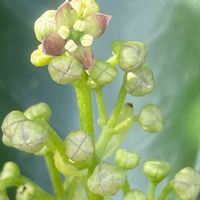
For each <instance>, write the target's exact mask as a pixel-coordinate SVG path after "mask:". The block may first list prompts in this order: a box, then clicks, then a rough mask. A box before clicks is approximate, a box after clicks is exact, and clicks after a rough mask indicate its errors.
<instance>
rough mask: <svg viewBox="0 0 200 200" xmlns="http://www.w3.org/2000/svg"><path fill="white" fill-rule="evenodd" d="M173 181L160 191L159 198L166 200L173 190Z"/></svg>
mask: <svg viewBox="0 0 200 200" xmlns="http://www.w3.org/2000/svg"><path fill="white" fill-rule="evenodd" d="M172 189H173V188H172V183H171V182H169V183H168V184H167V185H166V186H165V187H164V188H163V190H162V192H161V193H160V195H159V197H158V200H165V199H166V198H167V197H168V195H169V194H170V192H171V191H172Z"/></svg>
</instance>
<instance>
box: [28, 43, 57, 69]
mask: <svg viewBox="0 0 200 200" xmlns="http://www.w3.org/2000/svg"><path fill="white" fill-rule="evenodd" d="M52 58H53V57H52V56H48V55H46V54H44V53H43V52H42V45H40V46H39V47H38V49H36V50H35V51H33V53H32V54H31V63H32V64H33V65H34V66H36V67H43V66H45V65H48V64H49V62H50V61H51V60H52Z"/></svg>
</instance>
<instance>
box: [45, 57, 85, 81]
mask: <svg viewBox="0 0 200 200" xmlns="http://www.w3.org/2000/svg"><path fill="white" fill-rule="evenodd" d="M48 70H49V74H50V76H51V78H52V79H53V80H54V81H55V82H57V83H59V84H63V85H64V84H68V83H72V82H74V81H76V80H78V79H80V77H81V75H82V73H83V66H82V65H81V63H80V62H79V61H78V60H77V59H75V58H74V57H71V56H66V55H62V56H59V57H56V58H54V59H53V60H52V61H51V62H50V64H49V67H48Z"/></svg>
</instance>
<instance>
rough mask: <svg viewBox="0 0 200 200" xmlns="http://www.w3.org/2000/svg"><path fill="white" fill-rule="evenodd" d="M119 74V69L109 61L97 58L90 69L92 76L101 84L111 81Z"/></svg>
mask: <svg viewBox="0 0 200 200" xmlns="http://www.w3.org/2000/svg"><path fill="white" fill-rule="evenodd" d="M116 76H117V70H116V69H115V68H114V67H112V66H111V65H110V64H109V63H107V62H104V61H101V60H96V61H95V63H94V64H93V66H92V68H91V70H90V77H91V78H92V80H93V81H94V82H95V83H97V85H99V86H104V85H107V84H109V83H111V82H112V81H113V80H114V79H115V77H116Z"/></svg>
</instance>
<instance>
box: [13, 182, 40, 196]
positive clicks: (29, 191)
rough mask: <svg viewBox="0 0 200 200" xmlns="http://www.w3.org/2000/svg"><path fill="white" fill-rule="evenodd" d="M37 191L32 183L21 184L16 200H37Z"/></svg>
mask: <svg viewBox="0 0 200 200" xmlns="http://www.w3.org/2000/svg"><path fill="white" fill-rule="evenodd" d="M35 193H36V191H35V189H34V187H33V186H32V185H31V184H30V183H27V184H25V185H21V186H19V187H18V189H17V194H16V200H33V199H34V200H36V198H35V195H36V194H35Z"/></svg>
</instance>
